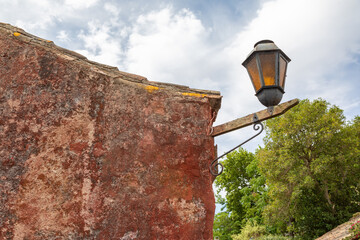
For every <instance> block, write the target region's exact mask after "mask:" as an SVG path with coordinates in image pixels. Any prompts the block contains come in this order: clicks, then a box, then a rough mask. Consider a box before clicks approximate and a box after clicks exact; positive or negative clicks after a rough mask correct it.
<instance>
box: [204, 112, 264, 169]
mask: <svg viewBox="0 0 360 240" xmlns="http://www.w3.org/2000/svg"><path fill="white" fill-rule="evenodd" d="M253 124H254V125H253V128H254V130H255V131H259V132H257V133H256V134H255V135H254V136H252V137H250V138H249V139H247V140H245V141H244V142H242V143H240V144H239V145H237V146H236V147H234V148H232V149H231V150H229V151H227V152H226V153H224V154H222V155H221V156H220V157H218V158H216V159H215V160H214V161H212V162H211V164H210V167H209V168H210V172H211V174H212V175H213V176H219V175H220V174H221V173H222V172H223V170H224V166H223V165H222V164H221V163H219V162H218V160H219V159H220V158H222V157H224V156H226V155H227V154H229V153H231V152H232V151H234V150H236V149H237V148H239V147H241V146H242V145H244V144H245V143H247V142H249V141H250V140H252V139H253V138H255V137H257V136H259V135H260V134H261V133H262V131H263V130H264V125H263V124H262V123H261V122H260V120H259V118H258V116H257V115H256V113H254V115H253ZM218 166H220V169H218Z"/></svg>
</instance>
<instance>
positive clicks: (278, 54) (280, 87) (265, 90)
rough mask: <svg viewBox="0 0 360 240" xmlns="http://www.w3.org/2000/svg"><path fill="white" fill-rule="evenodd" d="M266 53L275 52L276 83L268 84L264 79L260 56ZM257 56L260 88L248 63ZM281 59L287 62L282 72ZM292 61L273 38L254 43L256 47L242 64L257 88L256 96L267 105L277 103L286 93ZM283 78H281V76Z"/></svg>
mask: <svg viewBox="0 0 360 240" xmlns="http://www.w3.org/2000/svg"><path fill="white" fill-rule="evenodd" d="M264 53H273V54H274V57H275V59H274V66H273V67H274V68H275V69H274V70H275V71H274V74H275V75H274V76H273V77H274V84H272V85H268V84H266V82H265V80H264V73H263V66H262V65H261V64H262V61H261V59H260V56H261V55H263V54H264ZM254 58H255V61H256V67H257V76H258V77H259V81H260V82H258V84H260V88H259V89H257V86H256V84H255V81H256V80H255V79H254V78H253V76H252V74H251V73H250V70H249V67H248V64H249V63H250V62H251V61H253V59H254ZM281 59H282V60H283V61H284V63H285V67H284V69H283V72H282V73H281V72H280V61H281ZM290 61H291V59H290V58H289V57H288V56H287V55H286V54H285V53H284V52H283V51H282V50H281V49H280V48H278V47H277V46H276V45H275V44H274V42H273V41H271V40H262V41H259V42H257V43H256V44H255V45H254V49H253V50H252V51H251V53H250V54H249V55H248V57H247V58H246V59H245V61H244V62H243V63H242V65H243V66H244V67H245V68H246V69H247V72H248V74H249V77H250V80H251V83H252V85H253V87H254V89H255V96H257V97H258V99H259V101H260V102H261V103H262V104H263V105H265V106H266V107H271V106H275V105H277V104H278V103H279V102H280V101H281V99H282V95H283V94H284V93H285V91H284V88H285V81H286V72H287V65H288V63H289V62H290ZM281 76H282V77H283V79H280V77H281Z"/></svg>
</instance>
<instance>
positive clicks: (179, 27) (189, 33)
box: [126, 8, 216, 87]
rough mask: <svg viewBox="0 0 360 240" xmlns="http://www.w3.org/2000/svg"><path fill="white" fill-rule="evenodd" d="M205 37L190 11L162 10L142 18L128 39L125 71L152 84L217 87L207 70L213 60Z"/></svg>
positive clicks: (206, 35) (210, 47) (199, 22)
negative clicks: (140, 75) (161, 82)
mask: <svg viewBox="0 0 360 240" xmlns="http://www.w3.org/2000/svg"><path fill="white" fill-rule="evenodd" d="M208 34H209V33H208V31H207V30H206V29H205V28H204V26H203V25H202V23H201V21H200V20H199V19H198V18H196V16H195V15H194V14H193V13H192V12H191V11H189V10H185V9H183V10H181V11H179V12H174V11H173V10H172V9H171V8H164V9H162V10H161V11H158V12H151V13H149V14H146V15H141V16H140V17H139V18H138V19H137V22H136V23H135V25H134V27H133V29H132V33H131V34H130V36H129V44H128V51H127V58H126V69H127V70H128V71H130V72H136V73H139V74H142V75H144V76H147V77H148V78H149V79H151V80H154V81H166V82H173V83H179V84H185V85H189V84H190V85H191V86H192V87H199V86H201V85H203V87H209V86H211V85H212V86H216V82H215V80H214V79H213V78H212V76H211V72H212V69H211V68H208V67H209V66H211V64H213V63H214V60H215V59H212V58H211V56H214V53H213V47H212V46H210V45H209V44H208V43H207V38H208ZM205 82H206V83H207V85H206V86H205V84H204V83H205Z"/></svg>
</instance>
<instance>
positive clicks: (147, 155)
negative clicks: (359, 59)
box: [0, 24, 221, 240]
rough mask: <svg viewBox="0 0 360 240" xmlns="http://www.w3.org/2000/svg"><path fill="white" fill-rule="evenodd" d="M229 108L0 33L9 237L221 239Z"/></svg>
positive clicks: (6, 29)
mask: <svg viewBox="0 0 360 240" xmlns="http://www.w3.org/2000/svg"><path fill="white" fill-rule="evenodd" d="M14 33H15V34H14ZM220 99H221V97H220V95H219V93H218V92H213V91H200V90H192V89H189V88H187V87H183V86H177V85H171V84H162V83H155V82H150V81H147V80H146V79H145V78H143V77H140V76H136V75H132V74H127V73H123V72H119V71H118V70H117V69H115V68H112V67H108V66H105V65H101V64H97V63H93V62H90V61H88V60H87V59H85V58H84V57H82V56H80V55H78V54H76V53H73V52H70V51H68V50H65V49H61V48H59V47H57V46H55V45H54V44H53V43H52V42H50V41H46V40H42V39H39V38H37V37H35V36H32V35H30V34H27V33H26V32H24V31H23V30H21V29H17V28H14V27H12V26H10V25H6V24H0V196H1V198H0V239H122V240H126V239H147V240H148V239H196V240H200V239H212V224H213V217H214V210H215V203H214V194H213V191H212V180H213V179H212V177H211V175H210V173H209V170H208V165H209V163H210V162H211V160H212V159H213V158H214V142H213V138H212V137H211V136H209V135H208V130H209V126H211V124H212V120H213V116H215V115H216V112H217V111H218V109H219V107H220Z"/></svg>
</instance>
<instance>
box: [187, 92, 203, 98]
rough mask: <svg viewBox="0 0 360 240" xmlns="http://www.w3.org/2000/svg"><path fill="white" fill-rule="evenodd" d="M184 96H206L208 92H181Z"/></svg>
mask: <svg viewBox="0 0 360 240" xmlns="http://www.w3.org/2000/svg"><path fill="white" fill-rule="evenodd" d="M181 94H182V95H184V96H191V97H206V96H207V95H206V94H200V93H188V92H184V93H181Z"/></svg>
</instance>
